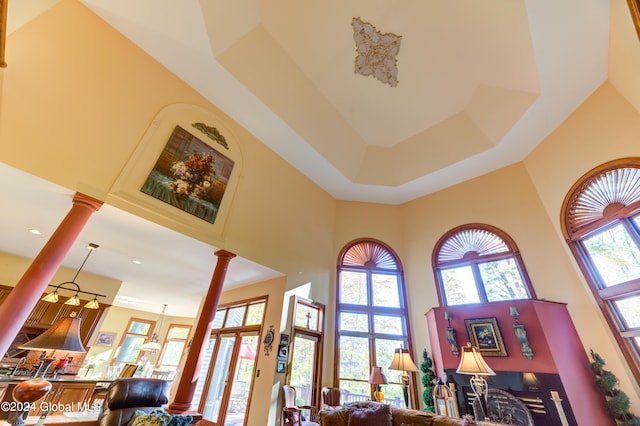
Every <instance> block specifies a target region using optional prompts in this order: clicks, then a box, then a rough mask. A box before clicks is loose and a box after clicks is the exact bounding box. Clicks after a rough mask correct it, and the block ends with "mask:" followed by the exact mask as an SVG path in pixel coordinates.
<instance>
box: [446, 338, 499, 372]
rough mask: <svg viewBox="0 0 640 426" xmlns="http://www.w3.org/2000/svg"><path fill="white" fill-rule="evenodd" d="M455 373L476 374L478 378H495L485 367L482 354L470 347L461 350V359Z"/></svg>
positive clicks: (486, 366) (488, 368)
mask: <svg viewBox="0 0 640 426" xmlns="http://www.w3.org/2000/svg"><path fill="white" fill-rule="evenodd" d="M456 373H460V374H477V375H479V376H495V375H496V373H495V372H494V371H493V370H492V369H491V367H489V366H488V365H487V363H486V362H485V361H484V358H483V357H482V354H481V353H480V352H478V351H476V348H474V347H473V346H471V345H467V346H465V347H463V348H462V357H461V359H460V365H458V369H457V370H456Z"/></svg>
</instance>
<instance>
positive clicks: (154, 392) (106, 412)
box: [98, 377, 169, 426]
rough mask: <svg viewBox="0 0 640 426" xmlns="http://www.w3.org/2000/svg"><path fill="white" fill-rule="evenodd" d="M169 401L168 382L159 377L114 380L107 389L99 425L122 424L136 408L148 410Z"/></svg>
mask: <svg viewBox="0 0 640 426" xmlns="http://www.w3.org/2000/svg"><path fill="white" fill-rule="evenodd" d="M168 402H169V382H167V381H165V380H160V379H148V378H138V377H134V378H127V379H117V380H114V381H113V382H112V383H111V385H109V388H108V389H107V395H106V396H105V399H104V403H103V404H102V411H101V412H100V416H98V424H99V425H100V426H123V425H126V424H127V423H129V420H131V417H132V416H133V413H134V412H135V411H136V410H142V411H146V412H150V411H153V410H157V409H158V408H162V407H163V406H164V405H165V404H167V403H168Z"/></svg>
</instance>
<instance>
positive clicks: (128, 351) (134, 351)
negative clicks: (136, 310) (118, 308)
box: [114, 318, 156, 366]
mask: <svg viewBox="0 0 640 426" xmlns="http://www.w3.org/2000/svg"><path fill="white" fill-rule="evenodd" d="M155 325H156V322H155V321H150V320H144V319H139V318H131V319H130V320H129V324H128V325H127V331H126V333H125V334H124V336H122V340H121V341H120V350H119V352H118V355H117V356H116V359H115V362H114V364H115V365H116V366H118V365H120V364H123V363H127V362H128V363H137V362H138V360H139V359H140V356H141V354H140V347H141V346H142V345H143V344H144V342H146V341H147V339H148V338H149V336H150V334H151V330H152V329H153V327H155Z"/></svg>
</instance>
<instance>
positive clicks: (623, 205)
mask: <svg viewBox="0 0 640 426" xmlns="http://www.w3.org/2000/svg"><path fill="white" fill-rule="evenodd" d="M561 217H562V220H563V222H562V228H563V232H564V234H565V238H566V240H567V242H568V243H569V246H570V247H571V251H572V252H573V254H574V256H575V258H576V260H577V261H578V264H579V265H580V268H581V270H582V272H583V274H584V276H585V278H586V280H587V282H588V284H589V286H590V287H591V290H592V291H593V294H594V296H595V298H596V300H597V301H598V304H599V306H600V308H601V309H602V311H603V313H604V315H605V318H606V319H607V322H608V323H609V326H610V328H611V330H612V331H613V333H614V335H615V337H616V339H617V341H618V343H619V344H620V347H621V348H622V350H623V353H624V354H625V358H626V359H627V361H628V362H629V365H630V366H631V369H632V371H633V374H634V375H635V377H636V380H640V158H627V159H621V160H616V161H612V162H609V163H606V164H603V165H601V166H599V167H596V168H595V169H593V170H591V171H590V172H588V173H587V174H586V175H584V176H583V177H582V178H581V179H580V180H578V182H576V184H575V185H574V186H573V188H571V190H570V191H569V193H568V194H567V196H566V197H565V200H564V204H563V211H562V216H561Z"/></svg>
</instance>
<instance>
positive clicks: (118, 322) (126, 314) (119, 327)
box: [84, 306, 194, 378]
mask: <svg viewBox="0 0 640 426" xmlns="http://www.w3.org/2000/svg"><path fill="white" fill-rule="evenodd" d="M131 318H138V319H143V320H151V321H155V322H156V327H159V328H156V330H155V331H156V332H157V333H158V338H159V342H160V344H161V345H162V344H163V343H164V340H165V337H166V335H167V331H168V330H169V325H172V324H180V325H193V322H194V319H193V318H184V317H173V316H165V317H164V318H163V320H162V324H158V320H159V319H160V311H159V310H158V313H152V312H145V311H139V310H137V309H127V308H122V307H119V306H111V307H109V308H107V309H106V310H105V313H104V314H103V316H102V320H101V323H100V326H99V327H98V328H97V329H96V331H95V332H94V333H93V336H92V338H91V340H90V341H89V345H90V346H91V347H90V349H89V350H88V351H87V356H86V358H85V364H84V366H86V365H87V364H89V363H95V364H96V368H95V369H94V370H93V371H92V372H90V373H89V374H90V376H92V377H96V378H102V377H103V374H104V372H105V369H106V366H107V365H108V364H109V362H110V361H111V359H113V357H115V356H116V355H117V352H118V349H119V347H120V342H121V340H122V336H123V335H124V334H125V332H126V329H127V325H128V324H129V320H130V319H131ZM100 333H115V334H116V339H115V341H114V344H113V346H111V347H108V346H96V345H95V339H96V338H97V337H98V335H99V334H100ZM158 355H159V354H157V353H156V354H151V353H147V354H146V358H147V361H149V362H152V363H155V362H156V361H157V357H158ZM105 359H106V360H107V362H98V361H99V360H105Z"/></svg>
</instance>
